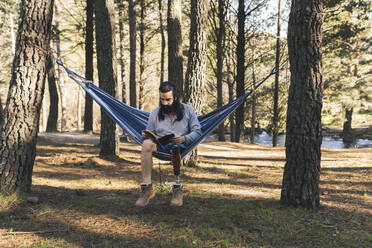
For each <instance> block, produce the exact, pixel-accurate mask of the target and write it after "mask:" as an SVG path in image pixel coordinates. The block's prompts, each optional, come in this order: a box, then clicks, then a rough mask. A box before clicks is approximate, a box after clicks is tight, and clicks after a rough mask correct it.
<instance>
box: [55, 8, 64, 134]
mask: <svg viewBox="0 0 372 248" xmlns="http://www.w3.org/2000/svg"><path fill="white" fill-rule="evenodd" d="M54 19H55V31H56V37H55V39H56V47H57V56H58V57H61V39H60V30H59V11H58V5H57V4H56V5H55V13H54ZM57 75H58V80H57V82H58V84H57V86H58V91H59V96H60V100H61V131H62V132H64V131H66V119H67V106H66V94H65V90H64V88H65V81H64V78H63V76H62V70H61V67H59V66H58V67H57Z"/></svg>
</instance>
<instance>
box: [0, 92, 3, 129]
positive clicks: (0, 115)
mask: <svg viewBox="0 0 372 248" xmlns="http://www.w3.org/2000/svg"><path fill="white" fill-rule="evenodd" d="M2 122H3V102H2V101H1V96H0V127H1V125H2V124H1V123H2Z"/></svg>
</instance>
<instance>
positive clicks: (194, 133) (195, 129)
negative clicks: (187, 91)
mask: <svg viewBox="0 0 372 248" xmlns="http://www.w3.org/2000/svg"><path fill="white" fill-rule="evenodd" d="M188 111H189V114H190V115H189V123H188V126H189V130H190V132H189V133H188V134H186V135H185V139H186V141H185V143H186V144H187V145H188V144H191V143H192V142H193V141H194V140H195V139H197V138H198V137H199V136H201V135H202V131H201V126H200V122H199V120H198V117H197V115H196V113H195V110H194V108H192V107H191V106H188Z"/></svg>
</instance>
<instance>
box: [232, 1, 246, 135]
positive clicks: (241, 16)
mask: <svg viewBox="0 0 372 248" xmlns="http://www.w3.org/2000/svg"><path fill="white" fill-rule="evenodd" d="M245 17H246V15H245V4H244V0H239V6H238V36H237V47H236V57H237V73H236V97H240V96H242V95H243V94H244V79H245V35H244V34H245ZM235 121H236V125H235V142H240V139H241V135H242V132H243V128H244V103H242V104H241V105H240V106H239V107H238V108H237V110H236V114H235Z"/></svg>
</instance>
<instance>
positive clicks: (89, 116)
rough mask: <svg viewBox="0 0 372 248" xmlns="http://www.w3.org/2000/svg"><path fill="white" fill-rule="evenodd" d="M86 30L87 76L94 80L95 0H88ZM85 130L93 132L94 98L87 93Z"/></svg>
mask: <svg viewBox="0 0 372 248" xmlns="http://www.w3.org/2000/svg"><path fill="white" fill-rule="evenodd" d="M86 2H87V6H86V10H85V13H86V22H85V26H86V30H85V78H86V79H88V80H91V81H92V82H93V53H94V51H93V39H94V38H93V21H94V20H93V13H94V0H87V1H86ZM84 132H87V133H92V132H93V100H92V98H91V97H90V96H89V94H85V109H84Z"/></svg>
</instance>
